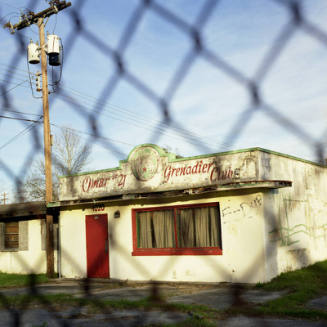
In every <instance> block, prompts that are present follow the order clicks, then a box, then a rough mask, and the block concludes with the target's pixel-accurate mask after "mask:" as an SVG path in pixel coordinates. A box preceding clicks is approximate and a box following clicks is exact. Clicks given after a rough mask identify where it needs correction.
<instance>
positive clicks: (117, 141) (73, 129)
mask: <svg viewBox="0 0 327 327" xmlns="http://www.w3.org/2000/svg"><path fill="white" fill-rule="evenodd" d="M50 125H52V126H54V127H57V128H65V129H69V130H71V131H73V132H76V133H78V134H84V135H88V136H93V137H95V138H96V139H103V140H108V141H110V142H114V143H121V144H124V145H129V146H135V144H130V143H127V142H124V141H119V140H115V139H112V138H109V137H105V136H99V135H95V134H92V133H88V132H83V131H81V130H78V129H75V128H71V127H64V126H60V125H57V124H55V123H51V124H50Z"/></svg>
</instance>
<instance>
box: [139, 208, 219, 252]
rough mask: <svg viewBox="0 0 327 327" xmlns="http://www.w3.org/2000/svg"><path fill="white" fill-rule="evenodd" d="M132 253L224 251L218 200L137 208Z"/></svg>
mask: <svg viewBox="0 0 327 327" xmlns="http://www.w3.org/2000/svg"><path fill="white" fill-rule="evenodd" d="M132 222H133V248H134V251H133V255H182V254H190V255H192V254H198V255H212V254H222V246H221V233H220V215H219V205H218V203H210V204H202V205H191V206H176V207H160V208H148V209H134V210H133V211H132Z"/></svg>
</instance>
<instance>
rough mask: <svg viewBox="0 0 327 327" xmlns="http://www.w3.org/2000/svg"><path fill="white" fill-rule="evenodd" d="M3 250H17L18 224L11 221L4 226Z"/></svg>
mask: <svg viewBox="0 0 327 327" xmlns="http://www.w3.org/2000/svg"><path fill="white" fill-rule="evenodd" d="M4 239H5V249H8V250H15V249H17V250H18V249H19V224H18V221H12V222H8V223H5V224H4Z"/></svg>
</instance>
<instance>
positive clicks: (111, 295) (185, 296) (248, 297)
mask: <svg viewBox="0 0 327 327" xmlns="http://www.w3.org/2000/svg"><path fill="white" fill-rule="evenodd" d="M155 286H156V287H155V288H153V287H151V286H149V285H145V284H143V285H142V284H132V285H130V286H126V285H123V286H121V285H119V283H112V282H108V281H98V280H97V281H90V282H89V283H83V282H81V281H75V280H56V281H54V282H53V283H49V284H44V285H38V286H36V287H35V288H33V289H32V293H34V294H35V293H36V294H39V295H46V294H71V295H73V296H75V297H76V298H85V297H87V298H93V299H95V300H97V299H99V300H100V299H101V300H121V299H126V300H131V301H136V300H140V299H144V298H146V297H149V296H154V295H157V296H158V292H159V295H160V297H161V298H162V299H164V300H165V301H166V302H169V303H185V304H201V305H205V306H208V307H211V308H213V309H218V310H223V309H227V308H229V307H231V306H232V305H233V304H234V303H235V299H236V298H235V294H239V296H238V297H237V301H238V302H239V301H241V302H247V303H250V304H257V303H264V302H267V301H270V300H273V299H276V298H278V297H280V296H283V295H285V294H286V292H269V293H268V292H265V291H262V290H254V289H251V288H244V289H242V290H241V291H240V292H238V291H239V289H238V288H237V287H235V286H237V285H202V284H201V285H196V284H176V285H172V284H168V283H167V284H162V285H157V284H155ZM30 293H31V290H30V289H28V288H10V289H0V294H1V296H4V298H1V299H2V301H3V299H5V296H15V295H23V294H30ZM154 293H155V294H154ZM1 299H0V300H1ZM311 302H312V303H310V304H308V306H311V307H312V308H318V307H317V306H319V309H320V310H323V309H324V308H327V305H326V306H325V307H323V306H322V303H325V302H326V297H323V298H321V299H317V301H316V302H314V301H311ZM325 304H327V303H325ZM191 316H192V313H181V312H170V311H159V310H158V309H154V311H144V310H136V309H131V310H112V309H111V310H108V309H106V308H102V307H101V302H99V307H98V308H97V310H93V311H92V309H91V308H90V307H84V306H81V307H68V308H63V307H60V308H58V306H56V305H53V307H50V306H49V305H44V306H42V305H38V306H36V307H35V308H30V307H29V308H28V309H26V310H21V311H16V310H15V309H11V308H9V309H7V310H5V309H3V310H0V327H2V326H6V327H7V326H9V327H10V326H24V327H32V326H33V327H41V326H42V327H43V326H44V327H45V326H47V327H52V326H88V327H90V326H99V327H102V326H124V327H125V326H126V327H129V326H143V325H151V324H157V325H163V324H172V323H177V322H182V321H185V320H187V319H188V318H190V317H191ZM199 319H201V317H199ZM64 324H65V325H64ZM218 325H219V326H228V327H238V326H242V327H247V326H261V325H262V326H276V327H284V326H285V327H289V326H300V327H302V326H303V327H306V326H314V327H315V326H317V327H320V326H327V322H312V321H304V320H290V319H274V318H267V319H263V318H250V317H245V316H237V317H232V318H228V319H226V320H223V321H219V322H218V321H217V326H218Z"/></svg>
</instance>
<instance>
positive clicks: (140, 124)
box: [61, 88, 216, 147]
mask: <svg viewBox="0 0 327 327" xmlns="http://www.w3.org/2000/svg"><path fill="white" fill-rule="evenodd" d="M69 89H70V88H69ZM61 96H62V97H64V98H66V99H67V100H68V101H69V102H71V103H72V104H77V103H76V102H75V101H74V99H73V98H71V97H69V96H66V95H63V94H61ZM80 96H81V95H80ZM83 96H84V95H83ZM84 97H85V96H84ZM86 97H87V96H86ZM87 101H90V100H87ZM80 102H82V103H84V104H85V103H87V102H86V101H85V100H82V101H80ZM99 104H100V105H101V104H102V103H99ZM86 106H87V108H89V104H88V103H87V104H86ZM103 106H104V108H108V107H113V108H114V109H115V110H117V111H122V110H119V108H120V107H116V108H115V107H114V106H113V105H110V104H109V105H108V104H103ZM117 108H118V109H117ZM123 111H125V112H126V113H128V114H129V115H130V116H131V117H125V118H127V120H126V119H123V118H122V117H116V116H115V115H114V113H112V112H109V113H106V112H103V113H102V114H103V115H104V116H107V117H110V118H113V119H115V120H119V121H122V122H124V123H126V124H128V125H133V126H135V127H137V128H141V129H143V130H144V129H147V130H150V131H152V132H153V131H159V132H161V133H162V134H166V135H167V136H169V137H175V136H177V137H179V138H180V139H182V140H184V141H185V140H186V141H187V142H190V143H191V144H193V145H202V144H203V143H205V144H207V145H208V146H209V147H215V146H216V145H213V144H209V143H208V142H205V141H202V142H201V141H197V140H198V139H199V140H200V139H201V138H200V137H199V136H198V135H192V133H190V132H188V134H189V135H188V134H185V132H184V131H181V130H179V129H178V128H176V127H175V126H171V125H168V124H166V123H161V122H160V121H157V125H155V124H153V123H152V124H147V123H145V122H144V121H142V120H140V119H139V117H140V116H139V115H136V114H133V113H131V112H130V111H128V110H126V109H123ZM158 125H162V126H158ZM168 128H171V130H172V132H173V133H174V134H175V135H174V136H172V135H171V134H170V133H169V131H168Z"/></svg>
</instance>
